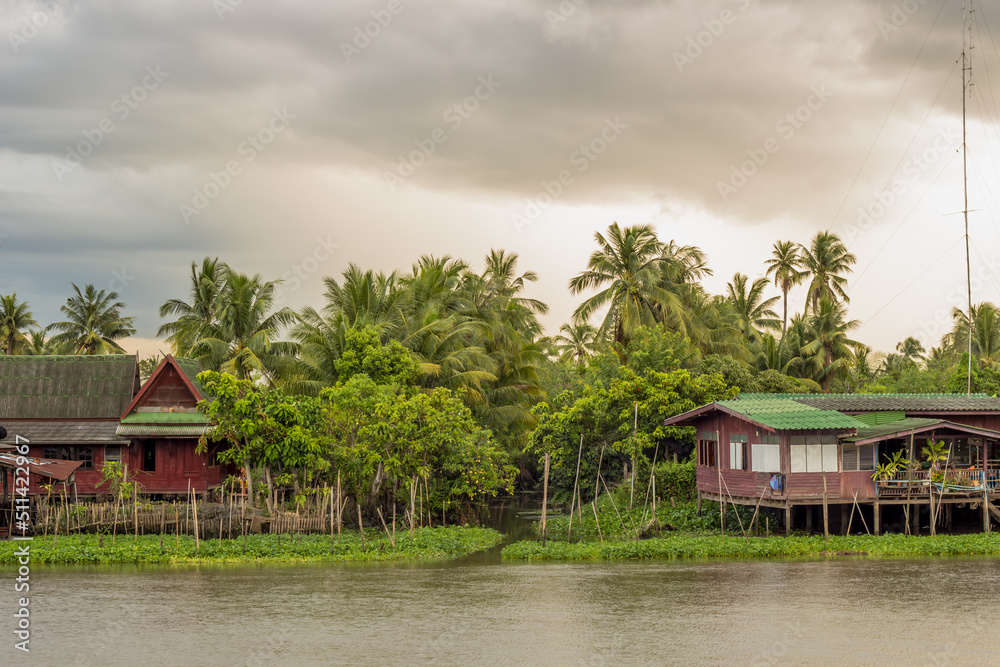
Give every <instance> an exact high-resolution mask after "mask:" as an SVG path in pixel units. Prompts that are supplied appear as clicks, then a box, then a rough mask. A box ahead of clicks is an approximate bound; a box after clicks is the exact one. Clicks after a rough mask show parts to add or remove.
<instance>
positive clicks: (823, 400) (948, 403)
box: [740, 394, 1000, 412]
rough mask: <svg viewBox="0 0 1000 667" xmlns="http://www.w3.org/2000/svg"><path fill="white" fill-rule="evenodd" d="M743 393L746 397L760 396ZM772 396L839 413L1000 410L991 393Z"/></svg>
mask: <svg viewBox="0 0 1000 667" xmlns="http://www.w3.org/2000/svg"><path fill="white" fill-rule="evenodd" d="M758 396H759V395H756V394H743V395H741V396H740V398H741V399H743V398H754V397H758ZM767 397H768V398H789V399H792V400H794V401H797V402H799V403H802V404H804V405H811V406H812V407H814V408H820V409H823V410H837V411H839V412H882V411H888V410H902V411H904V412H970V411H975V412H978V411H998V412H1000V398H997V397H993V396H989V395H987V394H973V395H971V396H966V395H965V394H778V395H769V396H767Z"/></svg>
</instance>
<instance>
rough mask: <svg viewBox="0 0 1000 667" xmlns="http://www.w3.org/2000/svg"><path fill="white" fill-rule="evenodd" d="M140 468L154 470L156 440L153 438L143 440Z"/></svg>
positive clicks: (148, 470)
mask: <svg viewBox="0 0 1000 667" xmlns="http://www.w3.org/2000/svg"><path fill="white" fill-rule="evenodd" d="M142 469H143V471H144V472H156V442H155V441H153V440H145V441H144V442H143V444H142Z"/></svg>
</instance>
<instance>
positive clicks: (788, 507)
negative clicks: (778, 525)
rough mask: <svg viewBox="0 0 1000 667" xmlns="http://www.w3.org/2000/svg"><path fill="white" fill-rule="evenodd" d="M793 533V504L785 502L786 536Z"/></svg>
mask: <svg viewBox="0 0 1000 667" xmlns="http://www.w3.org/2000/svg"><path fill="white" fill-rule="evenodd" d="M791 534H792V505H791V503H788V502H787V501H786V503H785V537H788V536H789V535H791Z"/></svg>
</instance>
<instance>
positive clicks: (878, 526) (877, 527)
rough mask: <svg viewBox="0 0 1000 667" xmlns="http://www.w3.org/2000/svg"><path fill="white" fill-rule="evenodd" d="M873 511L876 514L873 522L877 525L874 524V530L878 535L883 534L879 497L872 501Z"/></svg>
mask: <svg viewBox="0 0 1000 667" xmlns="http://www.w3.org/2000/svg"><path fill="white" fill-rule="evenodd" d="M872 513H873V515H874V521H873V522H872V523H874V524H875V525H873V526H872V530H873V531H874V532H875V534H876V535H881V534H882V511H881V508H880V507H879V504H878V498H876V499H875V502H874V503H872Z"/></svg>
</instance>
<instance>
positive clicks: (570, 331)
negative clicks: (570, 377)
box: [555, 322, 598, 366]
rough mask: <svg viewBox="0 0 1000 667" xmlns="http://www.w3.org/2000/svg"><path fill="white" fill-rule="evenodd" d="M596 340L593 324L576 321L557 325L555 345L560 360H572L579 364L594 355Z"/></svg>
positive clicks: (595, 330)
mask: <svg viewBox="0 0 1000 667" xmlns="http://www.w3.org/2000/svg"><path fill="white" fill-rule="evenodd" d="M597 340H598V339H597V329H596V328H595V327H594V325H592V324H588V323H587V322H578V323H575V324H564V325H562V326H561V327H559V335H558V336H556V337H555V345H556V350H558V351H559V358H560V359H561V360H562V361H570V360H573V361H575V362H576V364H577V365H578V366H579V365H581V364H584V363H586V362H587V361H588V360H589V359H590V358H591V357H593V356H594V349H595V348H596V346H597Z"/></svg>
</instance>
